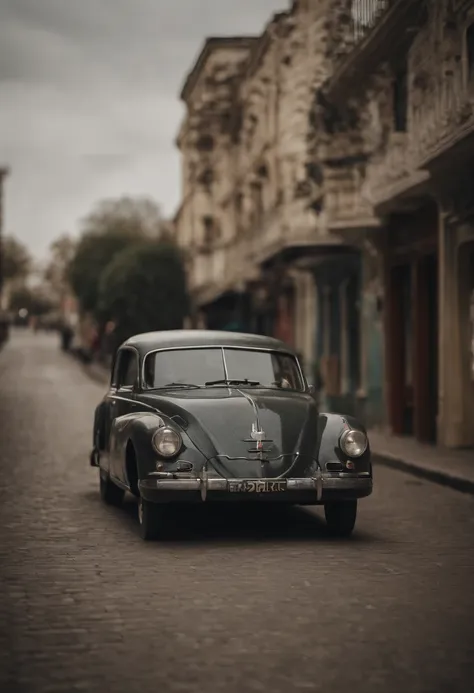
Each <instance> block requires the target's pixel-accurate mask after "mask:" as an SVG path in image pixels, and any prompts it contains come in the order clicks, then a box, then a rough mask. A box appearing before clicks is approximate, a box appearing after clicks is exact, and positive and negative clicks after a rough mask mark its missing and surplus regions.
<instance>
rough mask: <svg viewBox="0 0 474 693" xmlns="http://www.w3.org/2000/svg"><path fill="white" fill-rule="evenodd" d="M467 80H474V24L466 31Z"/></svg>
mask: <svg viewBox="0 0 474 693" xmlns="http://www.w3.org/2000/svg"><path fill="white" fill-rule="evenodd" d="M466 64H467V79H468V81H469V82H472V81H473V80H474V22H473V23H472V24H471V25H470V26H468V28H467V30H466Z"/></svg>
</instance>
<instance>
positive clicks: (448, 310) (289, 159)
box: [175, 0, 474, 447]
mask: <svg viewBox="0 0 474 693" xmlns="http://www.w3.org/2000/svg"><path fill="white" fill-rule="evenodd" d="M182 98H183V101H184V103H185V106H186V116H185V119H184V122H183V125H182V128H181V131H180V134H179V137H178V146H179V148H180V152H181V157H182V171H183V199H182V204H181V207H180V209H179V211H178V213H177V216H176V219H175V227H176V233H177V237H178V239H179V242H180V244H181V245H182V247H183V248H184V249H185V250H186V252H187V257H188V263H189V264H188V270H189V277H190V287H191V290H192V293H193V296H194V298H195V304H196V315H195V316H194V324H195V325H207V326H208V327H219V328H224V329H243V330H248V331H255V332H265V333H267V334H272V335H274V336H277V337H280V338H281V339H283V340H284V341H287V342H289V343H290V344H292V345H293V346H294V347H295V348H296V349H297V350H298V351H299V352H300V353H301V355H302V356H303V360H304V363H305V365H306V370H307V372H308V374H309V375H310V376H311V375H312V374H313V366H314V365H315V364H318V365H319V366H320V369H321V371H322V376H323V380H324V385H325V394H326V400H327V405H328V407H330V408H331V409H334V410H339V411H346V412H353V413H355V414H358V415H361V416H362V417H363V418H364V420H365V421H366V422H367V424H368V425H382V426H385V427H387V428H388V430H390V431H391V432H392V433H393V434H398V435H408V436H414V437H415V438H416V439H418V440H420V441H425V442H438V443H440V444H443V445H447V446H451V447H463V446H474V426H472V422H473V421H474V375H473V374H474V175H473V174H474V169H473V166H472V158H473V153H474V135H473V133H474V113H473V108H472V105H473V98H474V0H439V1H437V2H420V1H419V0H299V1H295V2H293V4H292V7H291V9H290V10H288V11H286V12H282V13H280V14H278V15H275V16H274V17H273V18H272V19H271V21H270V22H269V23H268V25H267V27H266V29H265V31H264V32H263V34H262V35H261V36H258V37H248V38H243V37H237V38H226V39H219V38H215V39H209V40H208V41H207V42H206V44H205V47H204V49H203V51H202V53H201V55H200V57H199V58H198V60H197V62H196V64H195V66H194V68H193V69H192V71H191V72H190V74H189V75H188V77H187V79H186V83H185V86H184V88H183V91H182Z"/></svg>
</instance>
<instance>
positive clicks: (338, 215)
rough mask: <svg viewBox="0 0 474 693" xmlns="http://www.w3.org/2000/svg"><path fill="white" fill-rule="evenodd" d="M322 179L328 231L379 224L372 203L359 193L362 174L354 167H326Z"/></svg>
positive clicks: (342, 230)
mask: <svg viewBox="0 0 474 693" xmlns="http://www.w3.org/2000/svg"><path fill="white" fill-rule="evenodd" d="M325 178H326V183H325V210H326V216H327V223H328V228H329V230H330V231H332V232H344V231H347V230H355V229H360V228H367V227H377V226H379V224H380V222H379V220H378V219H377V218H376V217H375V216H374V212H373V206H372V204H371V203H370V201H369V200H368V199H366V198H364V197H363V195H362V186H363V181H362V176H361V174H360V173H359V172H358V171H357V169H356V168H355V167H353V166H347V167H344V168H337V169H332V170H331V169H328V170H327V171H326V173H325Z"/></svg>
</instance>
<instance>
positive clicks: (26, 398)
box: [0, 332, 474, 693]
mask: <svg viewBox="0 0 474 693" xmlns="http://www.w3.org/2000/svg"><path fill="white" fill-rule="evenodd" d="M58 345H59V342H58V339H57V338H56V337H55V336H48V335H42V334H38V335H32V334H30V333H26V332H16V333H13V336H12V338H11V340H10V342H9V343H8V344H7V345H6V346H5V348H4V350H3V351H2V352H1V353H0V425H1V431H0V434H1V438H0V462H1V475H0V483H1V490H2V504H1V513H2V517H1V521H2V538H1V548H0V560H1V578H2V587H1V607H0V623H1V626H0V628H1V632H0V663H1V672H0V690H1V691H2V693H3V691H5V693H17V692H19V691H21V692H22V693H23V692H24V693H30V692H31V693H40V692H41V693H43V692H46V691H51V692H53V691H58V692H60V693H69V692H70V691H76V690H77V691H79V690H80V691H94V692H97V693H133V692H134V691H140V692H141V693H149V692H150V693H151V691H153V692H155V691H162V692H165V693H175V692H185V693H186V692H189V691H196V692H200V693H201V692H202V693H204V692H206V691H208V692H209V693H211V692H212V693H214V692H220V691H225V692H226V693H244V691H268V692H272V693H290V692H293V691H304V690H306V691H325V693H340V692H341V691H344V690H347V689H351V690H352V691H355V692H357V693H380V692H381V691H383V692H384V693H402V692H403V693H422V692H423V693H437V692H438V691H439V692H440V693H441V692H445V691H450V693H457V692H461V691H462V692H464V691H466V693H467V692H468V691H472V681H473V680H474V589H473V574H474V573H473V571H474V497H473V496H470V495H467V494H463V493H459V492H456V491H453V490H450V489H447V488H443V487H442V486H438V485H436V484H433V483H430V482H428V481H426V482H425V481H421V480H419V479H415V478H414V477H411V476H409V475H407V474H404V473H402V472H399V471H394V470H391V469H387V468H384V467H380V468H376V470H375V491H374V494H373V496H372V497H371V498H369V499H367V500H366V501H365V502H362V503H361V504H360V514H359V521H358V526H357V530H356V532H355V534H354V536H353V538H352V539H351V540H347V541H335V540H332V539H329V538H328V537H327V535H326V533H325V529H324V523H323V521H322V519H321V518H322V513H321V512H320V511H318V510H317V511H313V510H311V511H302V510H298V509H295V510H292V511H289V512H288V513H278V514H276V513H273V512H272V513H268V514H267V515H266V516H265V515H264V514H263V513H259V514H258V515H256V516H254V515H252V516H251V517H248V518H245V516H244V515H243V512H242V511H240V513H239V511H238V510H233V511H232V514H230V513H229V514H228V516H227V513H225V514H224V513H223V512H217V511H216V510H212V509H209V507H202V508H197V509H194V510H192V511H189V514H188V513H186V515H185V516H183V517H181V518H180V524H179V527H176V531H175V532H173V534H172V536H171V538H170V539H169V540H167V541H166V542H163V543H159V542H158V543H151V544H147V543H144V542H143V541H141V539H140V538H139V534H138V522H137V518H136V504H135V502H134V501H133V500H131V499H130V501H129V502H127V503H125V506H124V508H122V509H119V510H116V509H113V508H110V507H106V506H104V505H103V504H102V503H101V501H100V498H99V492H98V473H97V470H95V469H92V468H91V467H90V466H89V459H88V454H89V451H90V446H91V426H92V416H93V408H94V406H95V405H96V404H97V403H98V401H99V400H100V397H101V395H102V393H103V390H104V388H103V386H101V385H99V384H98V383H96V382H94V381H92V380H90V379H89V378H88V377H87V376H86V375H85V373H84V372H83V370H82V369H81V367H80V366H79V365H78V364H77V363H76V362H75V361H73V360H72V359H71V358H70V357H68V356H66V355H65V354H63V353H61V352H60V350H59V346H58ZM245 520H246V522H245V526H244V521H245Z"/></svg>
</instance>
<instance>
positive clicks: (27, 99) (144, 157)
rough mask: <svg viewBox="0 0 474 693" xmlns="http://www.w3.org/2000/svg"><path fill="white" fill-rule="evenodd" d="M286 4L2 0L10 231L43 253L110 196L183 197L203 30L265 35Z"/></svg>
mask: <svg viewBox="0 0 474 693" xmlns="http://www.w3.org/2000/svg"><path fill="white" fill-rule="evenodd" d="M288 4H289V3H288V2H287V1H286V0H238V1H235V0H0V165H2V164H8V165H9V166H10V167H11V173H12V175H11V177H10V178H9V179H8V180H7V182H6V187H5V232H6V233H13V234H15V235H16V236H17V237H19V238H20V239H21V240H22V241H24V242H26V243H27V244H28V246H29V248H30V250H31V252H32V253H33V254H35V255H36V256H38V257H45V255H46V253H47V249H48V246H49V244H50V243H51V241H52V240H54V238H55V237H57V236H58V235H59V234H61V233H63V232H71V233H76V232H77V230H78V221H79V220H80V218H81V217H83V216H84V215H85V214H86V213H87V212H88V211H89V210H90V209H91V207H92V205H93V204H94V202H95V201H96V200H98V199H100V198H104V197H116V196H120V195H122V194H132V195H142V194H145V195H151V196H153V198H154V199H155V200H156V201H157V202H159V203H161V204H162V207H163V211H164V212H165V213H166V214H172V213H173V212H174V211H175V209H176V206H177V204H178V200H179V195H180V176H179V158H178V155H177V152H176V150H175V147H174V144H173V140H174V137H175V135H176V132H177V130H178V127H179V123H180V120H181V117H182V114H183V111H182V106H181V104H180V102H179V100H178V93H179V89H180V87H181V85H182V82H183V79H184V76H185V73H186V71H187V70H188V69H189V68H190V67H191V64H192V62H193V60H194V59H195V57H196V55H197V53H198V51H199V50H200V48H201V45H202V42H203V40H204V38H205V37H206V36H207V35H212V34H214V35H216V34H222V35H225V34H234V35H235V34H240V33H244V34H245V33H258V32H260V31H261V29H262V28H263V26H264V24H265V23H266V21H267V19H268V18H269V17H270V15H271V14H272V13H273V12H274V11H278V10H282V9H286V7H287V6H288Z"/></svg>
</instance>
